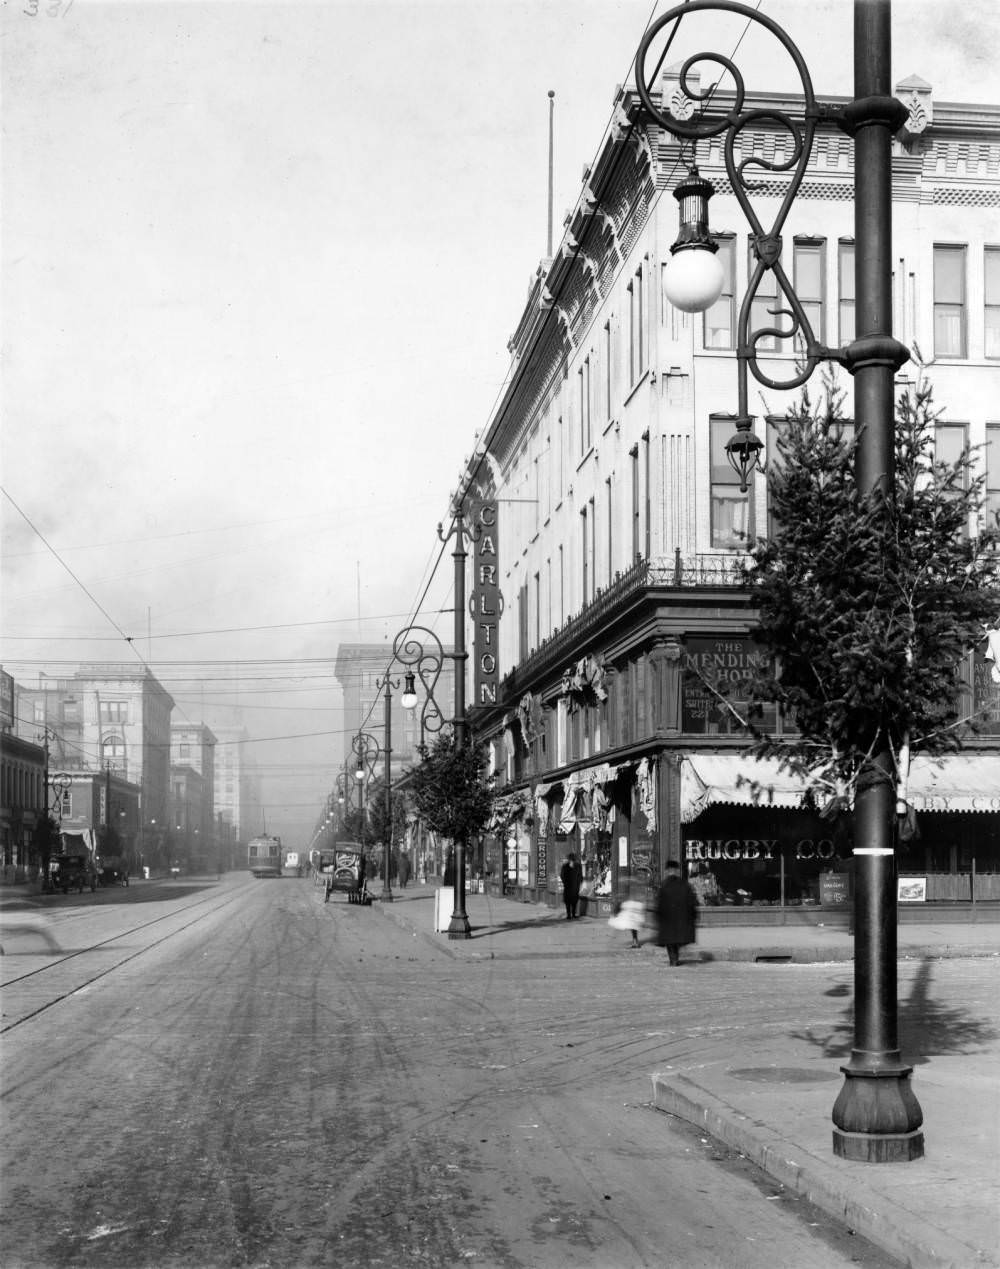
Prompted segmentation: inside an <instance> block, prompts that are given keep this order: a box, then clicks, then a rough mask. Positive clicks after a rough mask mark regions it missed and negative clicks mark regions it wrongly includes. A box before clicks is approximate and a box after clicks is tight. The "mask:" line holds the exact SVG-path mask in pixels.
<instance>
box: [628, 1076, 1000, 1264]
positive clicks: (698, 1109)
mask: <svg viewBox="0 0 1000 1269" xmlns="http://www.w3.org/2000/svg"><path fill="white" fill-rule="evenodd" d="M652 1082H653V1104H654V1105H655V1106H656V1108H657V1110H662V1111H665V1112H667V1113H668V1114H672V1115H676V1116H678V1118H680V1119H684V1120H686V1121H687V1122H688V1123H691V1124H694V1125H695V1126H696V1127H699V1128H702V1129H704V1130H705V1132H707V1133H708V1134H709V1135H710V1136H712V1137H714V1138H716V1140H718V1141H721V1142H723V1143H724V1144H725V1145H727V1146H730V1147H732V1148H733V1149H735V1150H738V1151H739V1152H740V1153H741V1154H743V1155H745V1156H746V1157H747V1158H748V1159H750V1160H751V1162H753V1163H755V1164H756V1165H757V1166H758V1167H759V1168H760V1169H761V1170H762V1171H764V1172H765V1173H767V1175H768V1176H770V1177H773V1178H774V1180H775V1181H777V1182H779V1183H780V1184H781V1185H783V1186H785V1188H786V1189H788V1190H791V1191H792V1192H793V1193H795V1194H800V1195H802V1197H803V1198H807V1199H808V1200H809V1201H810V1202H811V1203H815V1205H816V1206H817V1207H818V1208H820V1209H822V1210H823V1211H824V1212H826V1213H827V1214H828V1215H829V1216H832V1217H834V1218H835V1219H837V1220H840V1221H843V1222H844V1223H845V1224H846V1225H847V1227H848V1228H849V1229H853V1230H856V1231H857V1232H858V1233H860V1234H862V1235H864V1237H865V1238H867V1239H868V1240H869V1241H870V1242H872V1243H874V1244H875V1245H876V1246H877V1247H881V1248H882V1250H883V1251H886V1252H888V1253H889V1254H890V1255H892V1256H897V1257H898V1258H900V1259H901V1260H903V1262H904V1263H905V1264H906V1265H908V1266H910V1269H973V1267H974V1266H984V1269H985V1267H986V1266H996V1264H997V1261H996V1260H991V1259H989V1258H987V1257H986V1256H985V1255H984V1254H983V1253H982V1252H980V1251H977V1250H976V1248H975V1247H973V1246H970V1245H969V1244H968V1243H964V1242H962V1241H961V1240H960V1239H956V1238H954V1237H952V1235H950V1234H948V1233H946V1232H945V1231H943V1230H940V1229H938V1228H937V1227H936V1226H934V1225H932V1224H930V1223H929V1222H928V1221H925V1220H922V1219H921V1218H920V1217H919V1216H916V1215H914V1213H913V1212H910V1211H908V1210H906V1209H905V1208H902V1207H900V1206H899V1205H898V1204H897V1203H894V1202H893V1201H892V1200H891V1199H888V1198H886V1197H885V1196H884V1195H878V1194H877V1192H874V1191H873V1190H872V1189H870V1188H868V1187H865V1188H864V1189H863V1190H862V1188H861V1187H860V1186H859V1185H858V1183H857V1182H856V1181H855V1180H854V1179H853V1178H848V1177H845V1176H843V1175H842V1174H841V1173H839V1172H838V1171H837V1170H836V1169H835V1168H834V1167H833V1166H832V1165H831V1164H829V1163H828V1162H826V1161H825V1160H822V1159H817V1158H815V1157H814V1156H813V1155H810V1154H809V1153H808V1151H805V1150H803V1149H802V1148H801V1147H800V1146H796V1145H793V1144H792V1143H790V1142H788V1141H786V1140H785V1138H784V1137H782V1136H781V1135H780V1133H778V1132H776V1131H775V1130H774V1129H773V1128H769V1127H768V1126H767V1125H766V1124H762V1123H760V1122H759V1121H757V1120H752V1119H750V1118H749V1117H748V1116H746V1115H744V1114H741V1112H740V1111H738V1110H736V1109H735V1108H734V1107H732V1106H730V1105H728V1103H726V1102H725V1101H723V1100H722V1099H720V1098H718V1097H716V1096H715V1095H714V1094H712V1093H709V1092H707V1091H706V1090H704V1089H702V1088H700V1087H699V1086H698V1085H697V1084H696V1083H695V1082H694V1081H693V1080H691V1079H689V1078H688V1077H687V1076H684V1075H672V1074H671V1075H667V1074H663V1073H654V1074H653V1076H652ZM831 1133H832V1128H831ZM868 1166H871V1167H873V1168H877V1167H879V1166H883V1167H885V1166H889V1165H886V1164H883V1165H879V1164H871V1165H868ZM911 1166H912V1165H911ZM917 1166H918V1165H917ZM875 1204H877V1207H876V1206H875Z"/></svg>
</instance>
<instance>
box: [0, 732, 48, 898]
mask: <svg viewBox="0 0 1000 1269" xmlns="http://www.w3.org/2000/svg"><path fill="white" fill-rule="evenodd" d="M47 806H48V797H47V793H46V787H45V750H44V748H43V747H42V746H41V745H36V744H32V742H31V741H29V740H23V739H22V738H21V737H20V736H15V735H14V734H13V733H12V732H11V731H3V732H2V733H0V857H2V864H3V874H2V879H3V880H4V881H10V882H13V881H23V880H25V878H26V869H29V868H37V867H38V866H39V863H40V860H39V857H38V849H37V838H38V832H39V827H40V825H41V823H42V821H43V820H44V818H45V812H46V808H47Z"/></svg>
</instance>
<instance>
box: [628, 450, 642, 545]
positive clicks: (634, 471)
mask: <svg viewBox="0 0 1000 1269" xmlns="http://www.w3.org/2000/svg"><path fill="white" fill-rule="evenodd" d="M629 458H630V460H631V462H630V465H629V470H630V473H631V478H632V560H633V561H635V560H636V559H638V558H639V528H640V520H639V506H640V503H639V446H638V445H633V446H632V448H631V449H630V450H629Z"/></svg>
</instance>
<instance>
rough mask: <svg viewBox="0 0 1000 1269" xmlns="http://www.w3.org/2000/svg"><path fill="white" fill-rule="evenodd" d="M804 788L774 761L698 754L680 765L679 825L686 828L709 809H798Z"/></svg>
mask: <svg viewBox="0 0 1000 1269" xmlns="http://www.w3.org/2000/svg"><path fill="white" fill-rule="evenodd" d="M805 792H806V785H805V783H804V782H803V781H802V779H801V778H800V777H799V776H794V775H791V774H790V773H789V772H788V771H783V770H782V769H781V768H780V767H779V766H778V764H777V762H776V761H775V760H774V759H773V758H762V759H760V760H758V759H755V758H750V757H747V755H746V754H736V753H732V754H730V753H726V754H714V753H713V754H698V755H697V756H696V757H693V758H685V759H684V761H683V762H682V763H681V822H682V823H684V824H689V823H690V822H691V821H692V820H694V819H697V818H698V816H699V815H700V814H701V813H702V811H704V810H705V809H706V808H707V807H709V806H715V805H716V804H717V803H720V802H723V803H727V804H729V805H733V806H781V807H790V808H795V807H800V806H801V805H802V799H803V797H804V796H805Z"/></svg>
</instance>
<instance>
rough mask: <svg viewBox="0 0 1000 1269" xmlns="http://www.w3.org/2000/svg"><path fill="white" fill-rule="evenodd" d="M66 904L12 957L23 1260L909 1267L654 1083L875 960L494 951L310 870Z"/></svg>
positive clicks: (10, 1168)
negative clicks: (716, 1038)
mask: <svg viewBox="0 0 1000 1269" xmlns="http://www.w3.org/2000/svg"><path fill="white" fill-rule="evenodd" d="M52 912H53V914H54V915H53V916H52V917H51V919H50V922H49V923H48V924H47V925H46V930H47V931H48V932H49V933H50V934H51V936H52V938H54V939H55V940H56V941H57V942H58V945H59V946H60V947H61V948H62V949H63V951H62V953H59V952H55V951H53V950H52V948H51V947H50V946H49V945H48V944H47V943H45V942H44V941H43V940H37V939H36V941H35V942H32V941H31V937H32V936H31V935H30V933H29V934H25V935H22V936H21V937H20V940H19V939H18V938H17V937H16V935H15V936H14V937H12V938H8V939H6V940H5V952H6V955H5V956H4V957H3V962H2V964H3V975H4V983H5V989H4V1017H3V1027H4V1035H3V1063H4V1085H3V1118H4V1134H3V1136H4V1147H3V1148H4V1187H3V1188H4V1201H3V1207H2V1231H0V1237H2V1248H3V1264H4V1266H5V1269H65V1267H68V1266H85V1267H87V1269H91V1267H93V1269H98V1267H101V1269H103V1267H105V1266H107V1267H112V1266H114V1267H120V1269H181V1267H183V1269H223V1267H228V1266H248V1267H254V1269H299V1267H302V1269H306V1267H309V1266H319V1265H323V1266H345V1267H349V1266H379V1265H384V1266H393V1267H394V1269H400V1267H403V1266H416V1265H420V1266H431V1267H435V1269H436V1267H446V1266H453V1265H478V1266H484V1267H492V1266H497V1267H500V1266H503V1267H505V1269H506V1267H510V1269H514V1267H519V1266H523V1267H525V1269H547V1267H549V1266H553V1267H555V1266H566V1267H567V1269H569V1267H573V1269H629V1267H631V1266H635V1267H637V1269H645V1267H647V1266H648V1267H653V1266H664V1265H670V1266H679V1267H681V1269H684V1267H687V1266H691V1267H697V1266H706V1267H707V1266H723V1265H724V1266H727V1269H731V1267H738V1266H746V1267H747V1269H757V1267H760V1269H765V1267H766V1269H775V1266H780V1265H795V1266H797V1267H800V1269H808V1267H810V1266H814V1267H826V1266H839V1265H848V1264H864V1265H868V1266H871V1267H872V1269H876V1267H885V1266H888V1265H890V1264H891V1262H890V1261H889V1260H887V1259H886V1258H885V1257H883V1256H881V1254H880V1253H876V1252H874V1251H873V1250H872V1249H871V1248H870V1247H868V1246H867V1244H863V1243H861V1242H860V1240H858V1239H856V1238H853V1237H852V1236H851V1235H850V1234H849V1233H848V1232H847V1231H845V1230H843V1229H842V1228H840V1227H839V1226H837V1225H835V1224H833V1223H832V1222H830V1221H828V1220H827V1219H826V1218H825V1217H823V1216H821V1215H820V1214H818V1213H816V1212H815V1211H814V1210H813V1209H810V1208H809V1207H808V1206H807V1205H806V1204H804V1203H803V1202H802V1201H801V1200H798V1199H796V1198H794V1197H793V1196H791V1195H787V1194H785V1193H783V1192H782V1191H781V1190H780V1189H779V1188H778V1187H775V1186H774V1185H773V1184H771V1183H769V1182H767V1181H766V1180H765V1179H764V1178H762V1177H761V1176H760V1175H759V1174H756V1173H755V1172H754V1171H753V1170H752V1169H751V1168H750V1166H749V1165H748V1164H747V1163H746V1162H745V1161H744V1160H741V1159H739V1158H737V1157H733V1156H732V1155H730V1154H727V1152H726V1151H724V1150H722V1149H720V1148H718V1147H717V1146H715V1145H714V1144H713V1143H712V1142H711V1141H708V1140H706V1139H704V1138H702V1137H701V1136H700V1135H699V1134H698V1133H697V1132H695V1131H693V1130H692V1129H690V1128H689V1127H687V1126H685V1125H683V1124H681V1123H680V1122H679V1121H676V1120H674V1119H672V1118H671V1117H669V1116H666V1115H664V1114H661V1113H659V1112H657V1111H655V1110H654V1109H652V1107H651V1105H650V1098H651V1087H650V1073H651V1072H652V1071H654V1070H656V1069H658V1068H662V1067H663V1065H664V1064H665V1063H669V1061H670V1060H671V1057H672V1055H676V1054H680V1053H685V1054H689V1053H690V1052H691V1051H692V1050H693V1049H696V1047H697V1045H698V1037H699V1035H700V1034H704V1032H705V1029H706V1028H718V1027H720V1026H725V1027H729V1028H732V1029H733V1034H734V1040H736V1041H737V1042H738V1032H739V1027H740V1026H741V1025H744V1026H785V1027H790V1026H793V1025H794V1026H804V1025H810V1024H811V1023H812V1022H814V1021H815V1022H817V1023H822V1022H823V1021H824V1019H825V1018H826V1017H827V1015H829V1013H830V1011H831V1010H832V1009H834V1008H835V1007H836V1006H835V1004H831V1001H830V991H831V988H836V987H837V985H838V984H840V983H841V982H848V981H849V978H850V972H851V971H850V967H849V966H815V967H813V966H810V967H798V968H797V969H796V971H795V973H794V974H790V973H789V969H788V967H785V966H747V965H726V964H718V965H704V966H699V967H697V968H692V969H691V970H686V971H682V972H680V973H676V972H675V973H672V974H671V973H668V972H666V971H665V969H664V966H663V965H662V963H661V962H660V961H659V960H657V959H656V958H655V957H652V956H642V955H639V954H637V955H635V956H634V957H631V958H630V957H629V956H627V955H625V956H621V957H618V956H612V957H609V956H603V957H602V956H585V957H581V958H567V957H562V958H551V957H550V958H531V957H526V958H523V959H516V960H501V959H496V960H488V959H484V960H483V961H482V962H481V963H476V964H470V963H468V962H467V961H460V960H455V959H453V958H451V957H449V956H447V955H445V954H444V953H443V952H442V951H440V950H439V949H437V948H435V946H434V945H433V944H432V943H431V942H430V941H428V940H426V939H422V938H418V937H414V936H413V935H412V934H409V933H407V932H405V931H404V930H402V929H401V928H400V927H399V926H398V925H397V924H396V923H394V922H393V921H391V920H388V919H386V917H384V916H383V915H382V914H381V912H380V911H379V910H378V909H377V908H375V909H372V908H364V907H355V906H352V905H349V904H347V903H346V901H344V902H340V903H331V904H329V905H324V904H323V903H322V902H321V900H320V894H319V892H318V891H317V890H316V889H315V888H314V887H313V886H312V884H311V883H310V882H309V881H308V880H305V879H303V880H294V879H285V880H278V881H270V882H265V881H252V880H250V879H249V878H246V877H244V876H237V877H230V878H227V879H226V880H225V881H223V882H222V883H216V882H215V881H214V879H213V880H211V881H209V880H207V879H206V880H205V881H204V882H195V881H190V882H187V883H186V884H183V885H182V884H176V885H167V884H166V883H164V884H162V885H160V886H154V885H152V884H150V886H149V887H148V888H147V889H146V890H145V891H143V890H142V888H141V887H136V888H133V889H132V890H130V891H125V890H119V891H117V892H116V893H115V896H114V898H113V900H111V899H104V898H102V896H101V895H100V894H99V895H98V896H97V900H96V901H90V902H88V900H87V898H82V899H81V900H80V902H79V903H75V902H73V903H67V902H65V901H60V906H59V907H58V908H53V909H52ZM835 1087H836V1085H835V1084H831V1089H833V1088H835ZM832 1097H833V1094H832V1093H831V1102H832Z"/></svg>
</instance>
